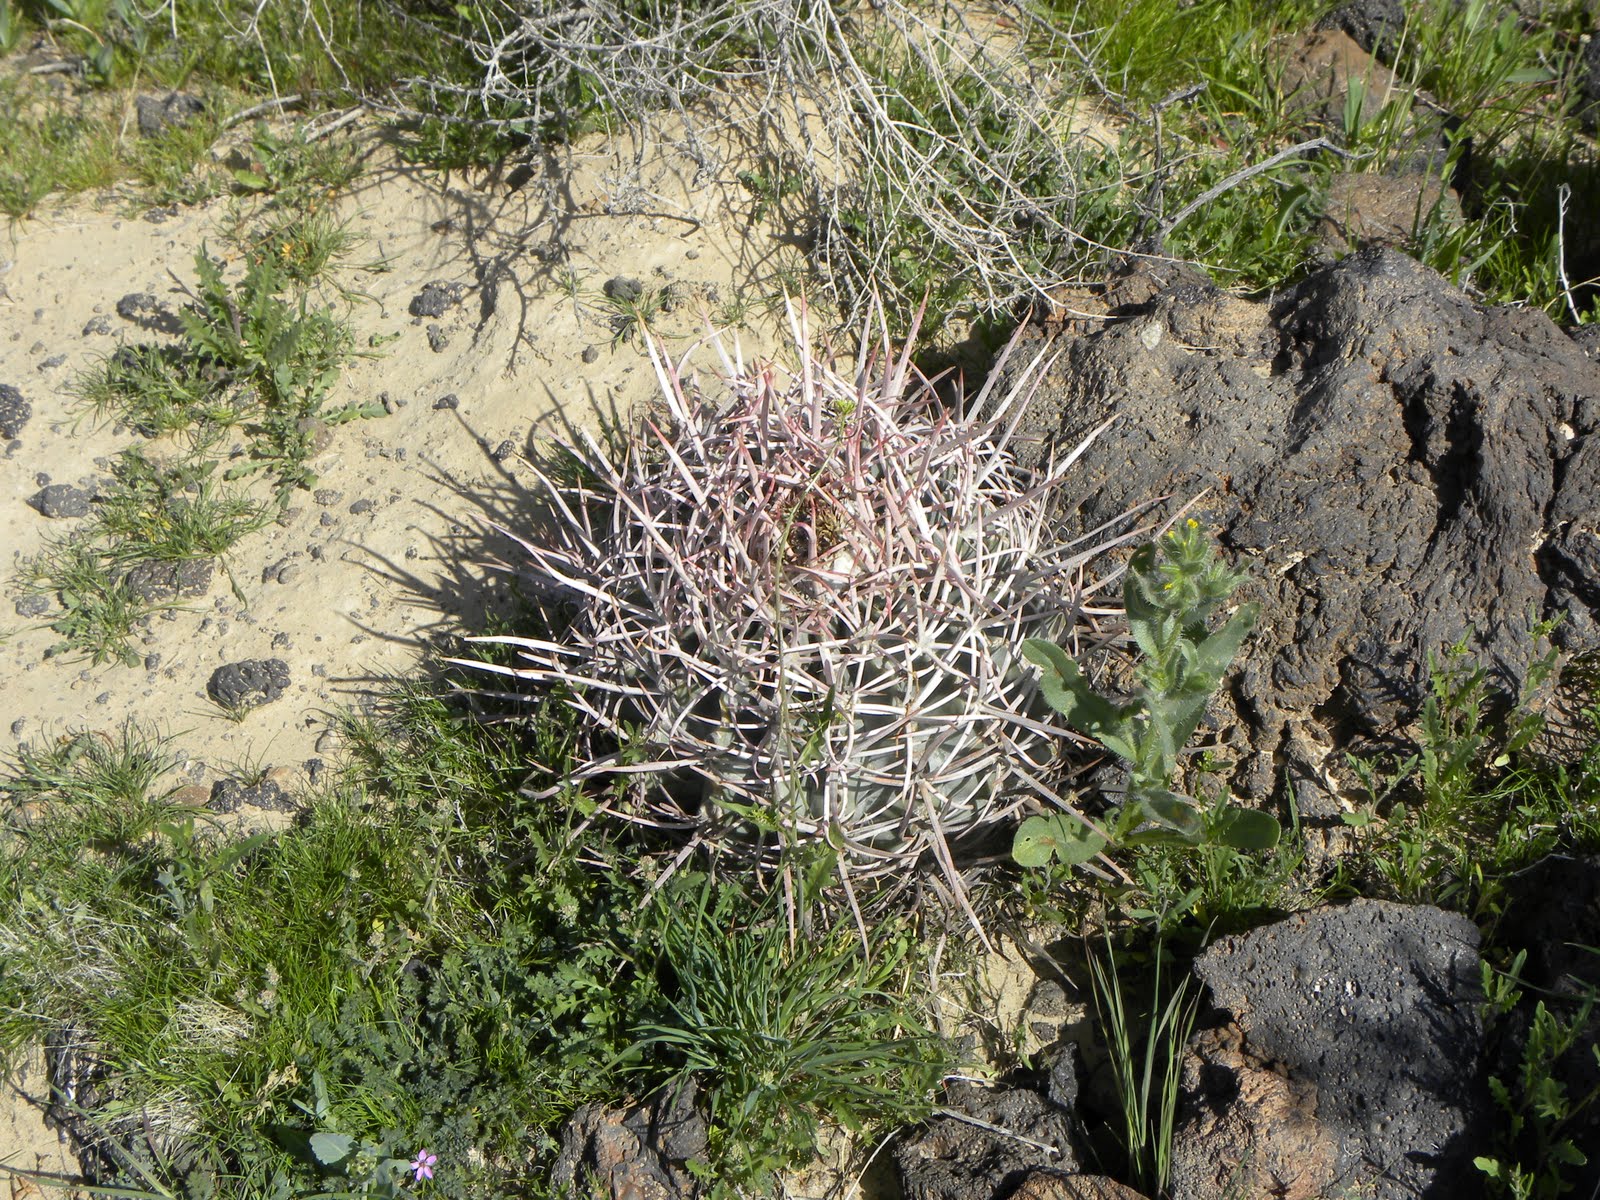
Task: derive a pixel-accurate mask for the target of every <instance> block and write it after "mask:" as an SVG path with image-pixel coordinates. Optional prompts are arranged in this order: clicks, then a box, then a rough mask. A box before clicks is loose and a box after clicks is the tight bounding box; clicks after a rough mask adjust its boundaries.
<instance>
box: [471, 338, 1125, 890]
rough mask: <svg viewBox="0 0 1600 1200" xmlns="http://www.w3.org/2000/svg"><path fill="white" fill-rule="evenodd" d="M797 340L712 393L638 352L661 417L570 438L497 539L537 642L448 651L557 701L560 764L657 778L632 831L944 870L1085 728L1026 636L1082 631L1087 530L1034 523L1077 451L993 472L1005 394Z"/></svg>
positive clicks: (1045, 517)
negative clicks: (534, 615) (497, 650)
mask: <svg viewBox="0 0 1600 1200" xmlns="http://www.w3.org/2000/svg"><path fill="white" fill-rule="evenodd" d="M791 328H792V331H793V334H794V339H795V349H796V353H797V357H798V363H797V366H796V368H795V369H794V370H793V371H787V372H786V371H784V370H781V369H780V368H779V367H777V366H775V365H772V364H767V363H763V364H757V365H753V366H747V365H745V364H744V363H743V362H742V361H741V360H740V359H739V358H738V357H737V356H734V357H733V358H729V357H728V356H726V355H724V359H723V363H724V371H723V373H722V385H721V386H720V387H718V388H716V389H715V390H714V391H713V390H709V389H706V388H703V387H702V386H701V384H700V382H699V381H698V380H697V379H695V378H693V377H691V376H690V375H689V374H688V372H687V366H686V363H687V359H685V361H684V362H680V363H674V362H672V361H671V359H670V358H668V357H667V356H666V355H665V353H664V352H663V351H662V350H661V349H660V348H658V347H654V346H652V354H653V357H654V362H655V366H656V371H657V375H658V377H659V380H660V384H661V405H660V406H659V408H658V410H656V411H654V412H653V413H651V414H650V415H649V416H647V417H646V418H645V419H644V420H643V421H642V422H641V423H640V424H639V426H638V428H637V429H636V430H635V431H634V433H633V434H632V436H631V437H630V438H628V439H627V440H626V442H625V443H623V444H621V446H620V448H618V449H616V450H611V451H608V450H607V449H606V448H605V447H603V446H602V445H601V444H600V442H599V441H597V440H596V439H594V438H593V437H591V436H589V435H587V434H586V433H581V432H580V433H578V434H577V435H575V436H574V437H573V438H572V439H571V440H570V441H569V442H566V443H563V444H562V445H561V447H560V450H559V453H558V455H556V456H555V459H553V460H551V461H557V460H559V461H561V462H563V463H564V465H565V468H566V469H563V470H555V469H553V468H551V469H546V470H541V471H540V472H539V475H538V480H539V488H540V490H541V491H542V496H541V497H540V499H541V502H542V504H543V505H544V507H545V508H546V510H547V513H548V520H547V521H545V522H543V524H542V526H541V528H540V531H539V533H538V534H537V535H534V534H530V533H527V532H526V531H523V532H520V533H517V532H512V531H505V532H508V533H509V534H510V535H511V536H512V537H514V538H515V540H516V541H517V542H518V543H519V544H520V545H521V547H522V548H523V550H524V551H525V552H526V563H525V564H524V565H523V566H522V567H521V571H522V577H523V581H524V584H525V585H527V586H528V591H529V593H530V594H531V595H533V596H534V597H535V598H536V599H538V600H539V601H540V602H541V603H542V604H543V605H544V606H545V609H546V616H547V618H548V626H549V630H550V633H549V636H547V637H510V636H505V637H485V638H479V639H474V640H475V641H480V642H494V643H502V644H505V645H507V646H509V647H512V648H513V650H514V654H513V655H512V656H511V658H512V661H510V662H498V663H491V662H487V661H477V660H471V659H463V660H458V661H459V662H461V663H462V665H466V666H472V667H477V668H481V669H482V670H484V671H488V672H497V673H498V674H499V675H501V676H503V677H506V678H507V679H508V680H514V681H516V682H515V684H514V685H512V686H511V687H510V688H509V689H507V690H509V691H511V692H512V694H522V693H524V692H528V691H532V692H535V693H537V694H540V695H544V696H559V697H562V698H564V699H565V701H566V702H567V703H569V704H571V705H572V706H573V707H574V708H575V709H576V710H577V712H578V713H579V715H580V718H581V719H580V721H579V722H578V725H579V727H580V728H581V729H582V731H583V732H582V734H581V745H580V747H579V757H578V761H577V764H576V766H575V768H574V772H573V774H574V775H575V776H576V777H577V778H578V779H588V778H603V777H607V776H615V775H617V774H619V773H633V774H637V775H638V776H639V777H641V778H642V779H646V780H649V781H651V782H650V783H649V784H648V786H644V787H641V788H635V789H628V790H627V793H628V795H629V796H630V797H631V799H630V800H629V801H628V803H630V804H631V805H632V806H633V807H632V809H631V811H629V812H627V813H626V814H624V815H627V816H629V817H630V818H632V819H634V820H640V821H645V822H648V823H652V824H657V825H660V826H662V827H667V828H678V829H692V830H695V831H696V832H698V833H699V834H700V835H701V837H702V838H704V839H707V840H710V841H712V842H714V843H717V844H720V845H723V846H725V847H728V848H736V849H743V850H745V851H747V852H753V853H757V854H771V853H773V852H774V851H776V850H777V849H779V848H781V847H782V846H784V845H786V844H793V843H796V842H805V841H810V840H819V841H820V840H826V841H827V842H828V843H829V844H830V845H832V846H833V847H835V849H837V850H839V851H841V852H842V853H843V854H844V855H845V856H846V861H847V862H848V863H849V864H850V865H851V867H852V868H854V869H857V870H858V871H864V872H871V871H874V870H881V869H888V868H890V867H892V866H894V865H895V864H897V863H901V862H904V861H906V860H907V859H908V858H909V857H912V856H915V855H917V854H920V853H921V852H922V851H924V850H925V849H928V848H930V847H931V848H933V849H935V850H936V851H937V852H939V853H940V855H941V857H942V858H944V859H945V860H946V861H948V853H947V843H948V841H949V840H951V839H955V838H957V837H960V836H962V835H966V834H970V833H972V832H974V831H975V830H978V829H980V828H981V827H984V826H986V825H990V824H992V823H995V822H999V821H1002V820H1004V819H1006V818H1008V817H1010V816H1012V815H1014V814H1015V813H1016V812H1017V810H1018V809H1019V808H1020V807H1022V806H1023V805H1025V804H1027V803H1028V802H1029V801H1030V798H1034V799H1037V798H1039V797H1044V798H1045V799H1046V800H1051V799H1054V797H1053V796H1052V794H1051V793H1050V790H1049V784H1048V779H1049V770H1050V765H1051V763H1052V761H1053V760H1054V759H1055V757H1056V755H1057V754H1058V753H1059V751H1060V749H1061V746H1062V744H1063V742H1064V741H1077V740H1081V739H1080V738H1079V735H1077V734H1076V733H1074V732H1073V731H1072V730H1070V729H1069V728H1068V727H1066V726H1065V725H1064V724H1061V723H1060V722H1059V721H1058V719H1057V718H1056V717H1055V715H1054V714H1053V713H1052V712H1051V710H1050V709H1049V708H1048V706H1046V705H1044V704H1042V703H1041V702H1040V700H1039V697H1038V683H1037V679H1036V677H1035V676H1034V674H1033V673H1032V672H1031V671H1030V670H1029V669H1028V667H1027V664H1026V663H1025V662H1024V661H1023V660H1022V658H1021V646H1022V644H1023V642H1024V641H1025V640H1027V639H1028V638H1034V637H1043V638H1049V639H1051V640H1052V641H1054V642H1062V641H1065V642H1067V643H1068V644H1069V645H1070V644H1071V643H1072V642H1073V641H1074V640H1075V639H1077V638H1078V637H1080V636H1082V635H1083V634H1084V633H1085V632H1086V631H1089V630H1092V628H1093V623H1094V622H1095V620H1096V617H1097V616H1098V615H1099V613H1100V611H1102V610H1097V609H1095V608H1094V606H1093V604H1092V603H1091V599H1090V596H1089V594H1088V592H1087V591H1086V589H1085V586H1084V582H1083V580H1084V577H1085V568H1086V565H1087V564H1088V563H1089V562H1090V560H1091V559H1092V558H1094V556H1095V555H1096V554H1098V553H1099V552H1100V551H1101V550H1103V549H1104V548H1105V546H1104V544H1102V543H1093V542H1079V543H1073V544H1063V543H1062V542H1061V541H1060V540H1059V539H1058V537H1057V536H1056V533H1055V532H1054V529H1053V525H1052V522H1051V519H1050V512H1051V506H1052V501H1053V500H1055V499H1057V492H1058V491H1059V489H1060V486H1061V484H1062V481H1063V479H1064V478H1065V477H1066V475H1067V472H1068V469H1069V467H1070V464H1071V460H1072V458H1075V457H1076V455H1072V456H1068V457H1067V458H1066V459H1064V460H1061V461H1058V462H1057V463H1056V464H1055V465H1053V466H1052V467H1050V468H1049V469H1047V470H1043V471H1038V472H1030V471H1024V470H1023V469H1021V468H1019V467H1018V466H1017V465H1016V463H1015V462H1014V459H1013V456H1012V454H1011V451H1010V448H1009V444H1010V441H1011V427H1012V426H1013V425H1014V423H1015V422H1014V419H1013V418H1014V417H1015V415H1016V411H1017V410H1019V409H1020V407H1021V405H1022V402H1023V400H1024V399H1025V396H1023V395H1022V394H1021V393H1018V394H1014V395H1007V396H990V395H985V394H980V395H979V396H978V397H975V398H973V400H972V402H971V403H965V404H964V403H962V402H960V401H959V400H958V401H957V402H956V403H954V404H952V403H950V402H948V401H942V400H941V399H940V398H939V396H938V395H937V393H936V391H935V388H934V386H933V384H932V383H931V382H930V381H928V380H927V379H925V378H924V377H923V376H922V375H921V374H919V373H918V372H917V371H916V369H915V368H914V367H913V366H912V364H911V362H910V360H909V357H908V355H907V354H905V353H902V354H900V355H899V356H898V357H896V356H894V355H892V354H890V353H889V352H888V351H887V349H885V350H884V351H883V352H881V353H879V354H876V355H866V354H863V356H862V357H861V358H860V359H859V360H858V361H857V362H856V363H855V364H854V365H853V367H851V368H849V369H843V368H840V367H838V366H836V364H835V363H834V362H833V361H831V360H830V359H829V358H828V356H826V355H819V354H817V353H815V352H814V351H813V349H812V347H811V344H810V338H809V336H808V332H807V329H806V326H805V320H804V317H803V315H798V314H796V315H792V316H791ZM969 414H971V415H969ZM1089 590H1091V591H1092V589H1089Z"/></svg>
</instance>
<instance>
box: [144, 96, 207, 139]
mask: <svg viewBox="0 0 1600 1200" xmlns="http://www.w3.org/2000/svg"><path fill="white" fill-rule="evenodd" d="M133 108H134V112H135V113H136V114H137V116H138V120H139V136H140V137H147V138H148V137H159V136H160V135H161V134H163V133H165V132H166V131H167V130H168V129H172V128H175V127H177V126H182V125H187V124H188V123H189V122H190V121H191V120H193V119H194V118H195V117H197V116H199V115H200V114H201V113H203V112H205V110H206V102H205V101H204V100H202V99H201V98H200V97H199V96H193V95H190V94H189V93H188V92H168V93H167V94H166V95H164V96H139V97H137V98H136V99H135V100H134V102H133Z"/></svg>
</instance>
